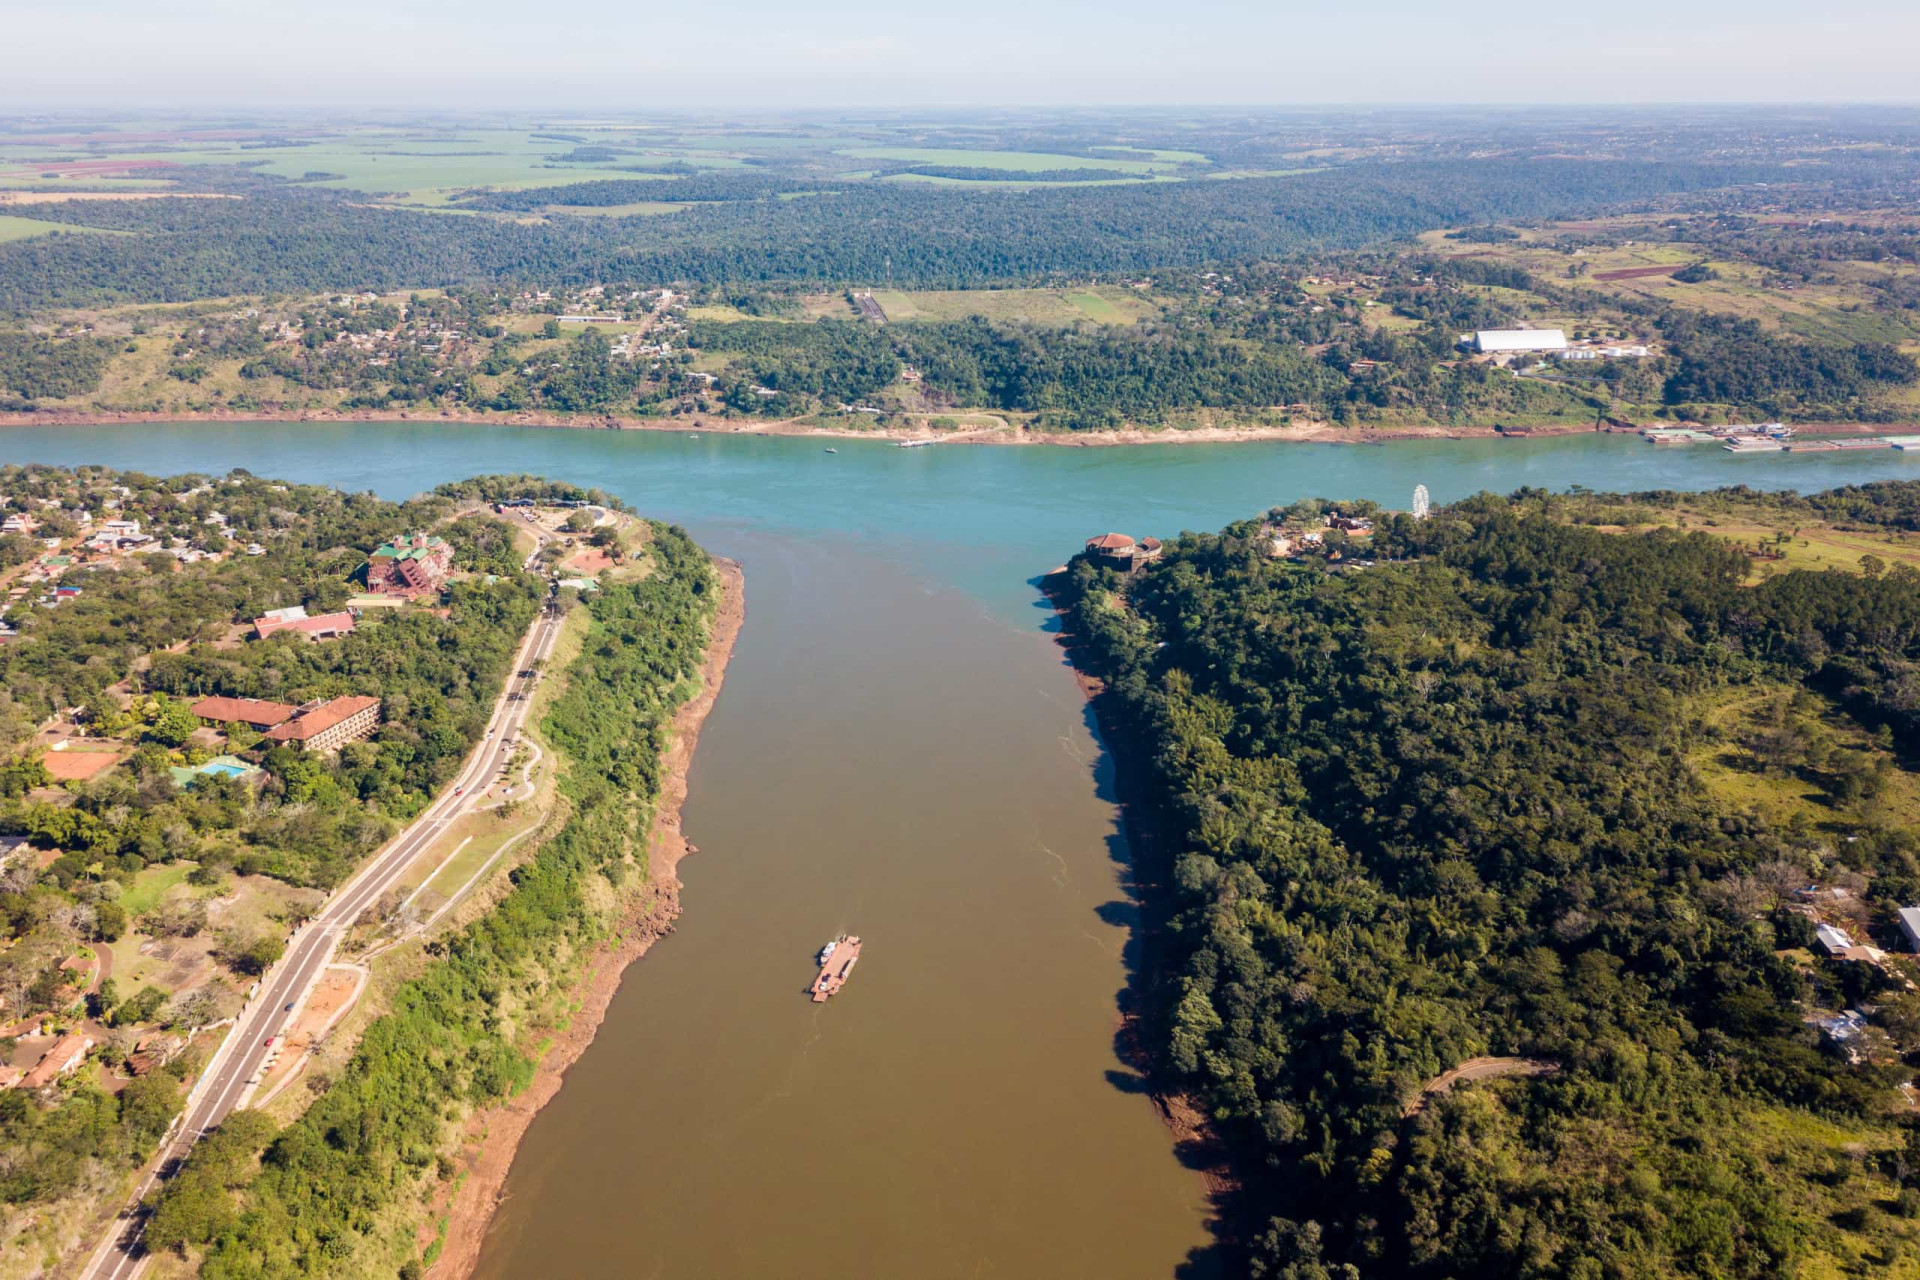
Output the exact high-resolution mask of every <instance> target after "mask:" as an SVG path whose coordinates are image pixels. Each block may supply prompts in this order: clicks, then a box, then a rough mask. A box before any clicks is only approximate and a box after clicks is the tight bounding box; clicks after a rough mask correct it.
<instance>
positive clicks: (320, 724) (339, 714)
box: [267, 694, 380, 751]
mask: <svg viewBox="0 0 1920 1280" xmlns="http://www.w3.org/2000/svg"><path fill="white" fill-rule="evenodd" d="M379 727H380V699H378V698H369V697H367V696H365V695H364V694H353V695H350V696H348V697H345V698H331V699H329V700H328V701H326V702H322V703H320V704H319V705H318V706H314V707H307V708H305V709H303V710H302V711H301V712H300V713H299V714H298V715H296V716H294V717H293V718H292V719H291V720H288V721H286V722H284V723H282V724H277V725H275V726H274V727H273V728H271V729H269V730H267V736H268V737H269V738H271V739H273V740H274V741H275V742H283V743H286V744H288V745H289V746H295V747H299V748H300V749H301V750H302V751H335V750H338V749H339V748H341V747H343V746H345V745H346V744H347V743H349V742H358V741H360V740H361V739H362V738H370V737H372V736H373V731H374V730H375V729H378V728H379Z"/></svg>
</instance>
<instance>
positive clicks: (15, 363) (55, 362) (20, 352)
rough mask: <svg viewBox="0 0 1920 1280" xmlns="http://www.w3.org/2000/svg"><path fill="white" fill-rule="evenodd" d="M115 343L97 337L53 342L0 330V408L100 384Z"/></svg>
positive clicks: (80, 392)
mask: <svg viewBox="0 0 1920 1280" xmlns="http://www.w3.org/2000/svg"><path fill="white" fill-rule="evenodd" d="M113 350H114V344H113V343H111V342H107V341H104V340H102V339H99V338H76V339H71V340H68V341H64V342H54V341H52V340H50V339H47V338H42V337H36V336H35V335H33V334H27V333H4V332H0V409H6V408H12V407H13V405H14V403H15V402H17V401H21V400H32V399H34V398H36V397H49V396H75V395H84V394H86V393H87V392H89V391H92V390H94V389H95V388H96V387H98V386H99V385H100V378H101V376H102V375H103V374H105V373H106V371H107V362H108V361H109V360H110V359H112V357H113Z"/></svg>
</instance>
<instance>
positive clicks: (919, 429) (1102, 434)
mask: <svg viewBox="0 0 1920 1280" xmlns="http://www.w3.org/2000/svg"><path fill="white" fill-rule="evenodd" d="M980 416H994V417H996V418H997V415H988V414H982V415H980ZM997 420H998V421H999V423H1000V425H998V426H993V427H976V428H966V429H960V430H954V431H935V430H932V429H931V428H929V427H926V426H907V427H878V426H876V427H831V426H822V425H820V424H819V423H818V422H817V421H814V420H812V419H810V418H786V419H779V420H773V421H766V420H761V419H757V418H746V419H740V418H710V417H699V418H672V419H668V418H634V417H622V416H619V415H614V414H557V413H534V412H519V413H489V412H485V411H477V412H465V413H453V412H450V411H445V410H436V411H431V412H426V411H414V410H395V411H384V412H382V411H375V410H371V409H353V410H344V409H342V410H335V409H315V410H307V411H304V412H299V413H293V414H288V415H285V416H278V417H276V416H273V415H270V414H267V415H263V414H261V413H258V412H239V411H232V410H208V411H202V412H185V411H168V412H154V413H144V412H142V413H133V412H111V411H86V410H78V409H52V410H46V411H44V412H38V413H17V412H15V413H0V427H86V426H116V425H129V424H138V423H144V422H155V423H158V422H167V423H173V422H226V423H235V422H261V423H284V422H413V423H434V422H440V423H447V424H450V425H468V426H504V427H535V428H541V429H546V430H562V431H663V432H673V433H677V434H681V435H729V436H732V435H738V436H801V437H809V438H818V439H822V440H887V441H893V442H895V443H898V442H903V441H909V440H927V441H939V442H940V443H943V444H987V445H1015V446H1021V445H1054V446H1059V447H1063V448H1079V449H1087V448H1110V447H1115V446H1121V445H1140V444H1245V443H1250V442H1255V441H1279V442H1294V443H1299V444H1384V443H1387V442H1390V441H1395V440H1491V439H1502V438H1504V439H1510V440H1524V439H1528V438H1531V437H1536V436H1568V435H1584V434H1589V433H1591V432H1592V431H1593V430H1594V427H1593V426H1592V425H1590V424H1587V423H1565V422H1553V423H1540V424H1527V423H1503V424H1502V428H1504V429H1500V428H1495V427H1490V426H1489V427H1477V426H1438V425H1432V424H1409V425H1394V426H1365V425H1362V426H1351V427H1346V426H1340V425H1338V424H1336V423H1332V422H1324V421H1318V420H1312V421H1297V422H1288V423H1281V424H1273V425H1250V426H1194V427H1124V428H1118V429H1115V430H1111V431H1035V430H1033V429H1031V428H1029V427H1028V426H1026V425H1025V424H1023V423H1019V422H1010V421H1007V420H1006V419H1004V418H997ZM1798 429H1799V430H1800V431H1801V432H1802V433H1803V434H1810V435H1854V436H1858V435H1882V434H1897V433H1899V432H1902V431H1904V430H1907V429H1908V428H1906V427H1904V426H1901V425H1898V424H1887V423H1860V422H1826V423H1805V424H1801V425H1800V426H1799V428H1798Z"/></svg>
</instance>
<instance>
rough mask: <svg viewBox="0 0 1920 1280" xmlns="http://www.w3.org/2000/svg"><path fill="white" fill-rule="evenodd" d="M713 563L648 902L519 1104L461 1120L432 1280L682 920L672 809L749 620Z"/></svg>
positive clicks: (471, 1253)
mask: <svg viewBox="0 0 1920 1280" xmlns="http://www.w3.org/2000/svg"><path fill="white" fill-rule="evenodd" d="M714 565H715V568H716V569H717V570H718V571H719V574H720V581H721V594H720V605H719V608H718V610H717V611H716V612H715V614H714V619H713V630H712V635H711V636H710V637H709V639H708V641H707V661H706V666H705V667H704V668H703V669H702V671H701V689H700V693H699V695H698V696H697V697H695V698H694V699H693V700H692V701H690V702H688V703H687V704H686V705H685V706H683V707H681V708H680V711H679V713H678V714H677V715H675V716H674V718H673V745H672V746H670V747H668V748H667V753H666V758H665V760H664V761H663V762H662V763H663V764H664V766H665V767H664V769H663V771H662V772H663V776H662V780H661V784H660V803H659V805H658V807H657V810H656V812H655V816H654V820H653V832H652V840H651V844H650V846H649V851H648V871H649V875H650V876H651V880H652V886H653V892H651V893H649V894H648V895H647V896H646V899H645V900H644V902H643V903H642V905H641V908H640V910H639V913H638V914H637V915H636V916H635V917H633V918H631V919H629V920H626V921H625V922H623V925H622V927H621V929H620V931H619V933H618V935H617V940H616V941H615V942H613V943H611V944H609V945H607V946H605V947H603V948H602V949H601V950H600V952H599V954H598V955H596V956H594V957H593V958H592V959H591V960H589V961H588V965H587V976H586V978H585V979H584V980H583V981H582V983H581V984H580V987H579V988H578V990H577V991H576V992H575V995H576V996H577V998H578V1000H579V1011H578V1012H577V1013H575V1014H574V1016H573V1018H572V1020H571V1021H570V1022H569V1023H568V1024H567V1026H566V1027H564V1028H561V1029H558V1030H556V1031H554V1033H553V1039H552V1045H551V1047H550V1048H549V1049H548V1050H547V1053H546V1056H545V1057H543V1058H542V1059H541V1060H540V1065H539V1066H538V1067H537V1068H536V1069H535V1071H534V1077H533V1083H532V1084H530V1085H529V1086H527V1088H526V1090H525V1091H524V1092H523V1093H521V1094H520V1095H519V1096H518V1097H516V1098H513V1099H511V1100H510V1101H508V1102H506V1103H505V1104H503V1105H501V1106H498V1107H492V1108H489V1109H487V1110H485V1111H482V1112H480V1113H478V1114H477V1115H475V1116H473V1117H472V1119H471V1120H470V1121H469V1122H468V1124H467V1135H468V1137H469V1139H471V1140H477V1141H478V1145H477V1146H475V1147H472V1148H471V1149H469V1150H468V1151H466V1152H465V1153H463V1155H462V1156H461V1158H460V1164H461V1167H462V1168H463V1170H464V1171H465V1173H466V1180H465V1181H464V1182H462V1183H461V1184H460V1186H459V1189H458V1190H457V1191H456V1192H455V1193H454V1197H453V1202H452V1204H451V1206H449V1207H448V1208H447V1211H446V1212H447V1224H446V1229H445V1233H444V1239H445V1244H444V1246H443V1248H442V1251H441V1254H440V1257H439V1258H438V1259H437V1260H436V1261H435V1263H434V1266H433V1270H432V1274H433V1276H434V1277H435V1280H452V1278H455V1277H460V1278H464V1277H466V1276H470V1275H472V1274H473V1269H474V1267H476V1266H477V1265H478V1264H479V1261H480V1251H481V1248H482V1246H483V1245H484V1244H485V1241H486V1234H487V1225H488V1223H489V1222H491V1221H492V1218H493V1212H494V1209H495V1207H496V1206H498V1204H499V1202H500V1191H501V1188H502V1187H504V1186H505V1185H506V1181H507V1173H508V1171H509V1170H510V1169H511V1168H512V1167H513V1157H514V1153H515V1152H516V1151H517V1150H518V1149H519V1146H520V1140H521V1138H522V1137H524V1136H525V1135H526V1132H527V1128H528V1126H530V1125H531V1124H532V1123H533V1118H534V1116H536V1115H538V1114H539V1112H540V1108H542V1107H544V1106H546V1105H547V1103H548V1102H551V1101H552V1100H553V1097H554V1095H555V1094H557V1093H559V1092H560V1086H561V1084H562V1083H563V1081H564V1080H565V1077H566V1073H567V1068H569V1067H571V1066H572V1065H573V1064H574V1063H575V1062H576V1061H578V1060H579V1057H580V1055H581V1054H582V1053H584V1052H586V1049H587V1046H588V1045H590V1044H592V1043H593V1037H594V1035H595V1033H596V1032H598V1031H599V1029H600V1023H601V1020H602V1019H604V1018H605V1017H606V1014H607V1006H608V1005H610V1004H611V1003H612V1002H613V997H614V994H615V993H616V992H617V991H619V989H620V978H621V975H622V974H623V973H624V972H625V970H626V967H627V966H628V965H630V964H632V963H633V962H634V961H635V960H638V959H639V958H640V957H641V956H643V955H645V954H646V952H647V949H648V948H649V947H651V946H652V945H653V944H654V942H655V941H656V940H658V939H659V938H662V937H664V936H665V935H667V934H669V933H672V932H673V922H674V918H675V917H677V916H678V915H679V914H680V878H679V876H677V875H676V874H675V868H676V867H677V866H678V865H679V862H680V859H682V858H684V857H685V856H686V855H687V854H689V853H691V852H693V851H694V850H693V846H692V845H690V844H688V843H687V838H686V836H685V834H684V833H682V831H681V830H680V809H681V806H682V805H683V804H685V803H686V799H687V770H688V768H689V767H690V766H691V765H692V763H693V752H694V748H695V747H696V746H697V745H698V744H699V741H700V727H701V725H703V724H704V723H706V719H707V713H708V712H709V711H711V710H712V709H713V704H714V701H715V699H717V698H718V697H719V696H720V685H721V683H722V681H724V680H725V678H726V673H727V663H728V661H729V660H731V659H732V657H733V645H734V641H735V640H736V639H738V638H739V635H740V627H741V625H742V624H743V623H744V622H745V621H746V616H747V607H746V580H745V578H744V576H743V575H742V574H741V572H740V566H739V565H738V564H736V563H734V562H733V561H731V560H724V559H721V558H719V557H717V556H716V557H715V559H714ZM435 1234H436V1233H435V1231H434V1229H433V1225H432V1224H431V1223H429V1224H428V1225H427V1226H426V1227H424V1228H423V1229H422V1234H421V1239H420V1243H421V1245H422V1246H425V1245H427V1244H429V1243H430V1242H431V1241H432V1239H433V1237H434V1235H435Z"/></svg>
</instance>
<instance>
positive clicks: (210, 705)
mask: <svg viewBox="0 0 1920 1280" xmlns="http://www.w3.org/2000/svg"><path fill="white" fill-rule="evenodd" d="M192 710H193V714H195V715H196V716H199V717H200V718H201V719H202V720H216V721H219V722H220V723H222V724H252V725H267V726H271V725H276V724H279V723H280V722H281V721H283V720H286V719H287V718H288V717H290V716H292V715H293V712H294V708H292V707H290V706H288V705H287V704H286V703H284V702H268V701H265V700H264V699H261V698H202V699H200V701H198V702H196V703H194V704H193V708H192Z"/></svg>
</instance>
